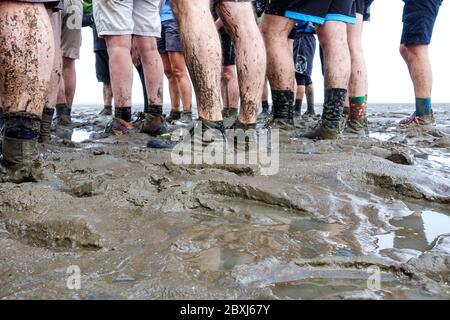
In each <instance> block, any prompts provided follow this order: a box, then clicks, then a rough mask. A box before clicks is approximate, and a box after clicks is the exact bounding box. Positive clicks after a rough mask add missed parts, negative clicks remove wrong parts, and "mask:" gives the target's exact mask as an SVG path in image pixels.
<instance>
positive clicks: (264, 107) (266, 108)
mask: <svg viewBox="0 0 450 320" xmlns="http://www.w3.org/2000/svg"><path fill="white" fill-rule="evenodd" d="M269 108H270V106H269V102H268V101H262V102H261V109H262V110H261V113H260V114H259V115H258V120H266V119H267V118H268V117H269V116H270V112H269Z"/></svg>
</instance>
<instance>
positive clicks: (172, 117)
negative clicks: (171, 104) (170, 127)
mask: <svg viewBox="0 0 450 320" xmlns="http://www.w3.org/2000/svg"><path fill="white" fill-rule="evenodd" d="M147 113H148V112H147ZM180 118H181V111H173V110H172V111H170V113H169V116H168V117H167V118H166V121H167V123H169V124H172V123H173V122H175V121H177V120H180Z"/></svg>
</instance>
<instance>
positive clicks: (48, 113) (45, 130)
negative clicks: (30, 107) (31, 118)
mask: <svg viewBox="0 0 450 320" xmlns="http://www.w3.org/2000/svg"><path fill="white" fill-rule="evenodd" d="M54 114H55V109H53V108H44V110H43V111H42V121H41V134H40V137H39V142H41V143H48V142H49V141H50V131H51V129H52V122H53V116H54Z"/></svg>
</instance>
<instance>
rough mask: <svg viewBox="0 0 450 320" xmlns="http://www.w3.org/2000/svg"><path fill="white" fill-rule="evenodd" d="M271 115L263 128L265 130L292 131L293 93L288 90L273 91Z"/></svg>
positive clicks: (293, 127) (293, 128) (293, 125)
mask: <svg viewBox="0 0 450 320" xmlns="http://www.w3.org/2000/svg"><path fill="white" fill-rule="evenodd" d="M272 99H273V107H272V110H273V114H272V118H271V119H269V120H268V121H267V123H266V125H265V126H264V127H265V128H266V129H279V130H281V131H287V132H289V131H294V130H295V124H294V92H292V91H289V90H273V91H272Z"/></svg>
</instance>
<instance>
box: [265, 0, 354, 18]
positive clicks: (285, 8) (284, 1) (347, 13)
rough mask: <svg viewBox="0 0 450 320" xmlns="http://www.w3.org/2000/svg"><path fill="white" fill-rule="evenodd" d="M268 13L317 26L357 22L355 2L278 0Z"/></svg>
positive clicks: (340, 0) (273, 2)
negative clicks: (329, 23) (328, 22)
mask: <svg viewBox="0 0 450 320" xmlns="http://www.w3.org/2000/svg"><path fill="white" fill-rule="evenodd" d="M266 13H267V14H272V15H277V16H283V17H287V18H291V19H295V20H303V21H309V22H313V23H317V24H324V23H325V22H326V21H342V22H345V23H351V24H354V23H355V22H356V6H355V0H277V1H271V3H270V4H269V6H268V8H267V10H266Z"/></svg>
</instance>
